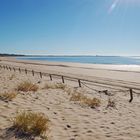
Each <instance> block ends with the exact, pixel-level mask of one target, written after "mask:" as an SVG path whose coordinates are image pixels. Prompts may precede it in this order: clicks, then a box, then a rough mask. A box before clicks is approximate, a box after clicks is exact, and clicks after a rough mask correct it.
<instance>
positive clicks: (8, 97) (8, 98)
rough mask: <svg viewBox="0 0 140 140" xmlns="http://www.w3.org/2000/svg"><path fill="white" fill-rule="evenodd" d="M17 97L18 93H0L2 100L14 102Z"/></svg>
mask: <svg viewBox="0 0 140 140" xmlns="http://www.w3.org/2000/svg"><path fill="white" fill-rule="evenodd" d="M16 96H17V93H16V92H7V93H0V100H2V101H12V100H13V99H14V98H15V97H16Z"/></svg>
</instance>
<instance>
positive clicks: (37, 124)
mask: <svg viewBox="0 0 140 140" xmlns="http://www.w3.org/2000/svg"><path fill="white" fill-rule="evenodd" d="M48 125H49V119H48V118H47V117H46V116H45V115H43V114H42V113H32V112H25V111H24V112H21V113H19V114H17V115H16V117H15V118H14V119H13V128H14V129H15V130H16V132H17V133H20V134H22V135H32V136H39V135H42V134H44V133H45V132H46V130H48Z"/></svg>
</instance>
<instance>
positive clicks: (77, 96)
mask: <svg viewBox="0 0 140 140" xmlns="http://www.w3.org/2000/svg"><path fill="white" fill-rule="evenodd" d="M82 97H83V96H82V95H81V93H75V94H72V96H71V98H70V101H81V99H82Z"/></svg>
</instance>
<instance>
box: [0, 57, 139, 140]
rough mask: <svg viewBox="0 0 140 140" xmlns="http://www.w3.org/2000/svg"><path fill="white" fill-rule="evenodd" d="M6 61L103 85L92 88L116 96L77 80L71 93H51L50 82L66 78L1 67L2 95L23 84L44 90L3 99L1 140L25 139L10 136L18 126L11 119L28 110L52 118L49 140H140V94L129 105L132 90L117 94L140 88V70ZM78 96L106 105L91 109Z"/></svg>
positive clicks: (58, 90)
mask: <svg viewBox="0 0 140 140" xmlns="http://www.w3.org/2000/svg"><path fill="white" fill-rule="evenodd" d="M0 60H1V61H0V65H7V66H11V67H17V68H18V67H20V68H24V69H25V68H27V69H30V70H36V71H40V72H47V73H51V74H61V75H64V76H70V77H76V78H83V79H87V80H92V81H95V82H97V83H98V85H94V86H90V88H93V89H96V90H108V91H110V92H109V93H111V94H105V93H97V92H96V91H93V90H91V89H90V88H87V87H84V86H82V87H81V88H79V87H78V83H77V82H72V81H66V82H65V85H66V88H65V89H61V88H49V89H46V88H44V85H45V84H46V83H50V84H52V85H53V84H54V85H55V84H56V82H57V83H58V82H59V83H60V82H61V81H60V79H54V80H53V81H50V80H49V77H47V76H43V77H42V78H40V76H39V75H37V74H35V76H32V74H31V73H29V74H25V72H21V73H19V72H18V71H16V72H14V71H13V70H12V71H9V70H5V69H3V68H1V69H0V94H1V93H5V92H11V91H14V90H15V89H16V87H17V85H18V84H19V83H21V82H23V81H30V82H32V83H34V84H36V85H38V87H39V89H38V90H37V91H36V92H27V93H25V92H19V93H18V94H17V96H16V98H14V99H13V100H12V101H8V102H7V101H6V102H5V101H3V100H0V140H20V139H25V138H20V137H15V136H14V134H13V132H9V133H7V129H8V128H10V127H11V126H12V122H11V118H13V117H14V116H15V115H16V113H17V112H19V111H22V110H26V111H33V112H41V113H43V114H45V115H46V116H48V118H49V119H50V124H49V131H47V132H46V135H47V137H48V140H139V139H140V111H139V107H140V97H139V94H135V95H134V100H133V101H132V102H131V103H129V98H130V97H129V92H128V91H124V92H123V91H120V92H113V91H112V90H114V91H116V90H124V88H121V87H119V85H123V86H128V87H129V86H130V87H134V88H139V87H140V78H139V77H140V66H131V65H129V66H128V65H98V64H80V63H61V62H39V61H25V60H16V59H13V58H0ZM100 82H101V84H99V83H100ZM103 83H106V84H107V85H108V87H103V86H104V85H105V84H103ZM111 84H113V85H114V86H112V85H111ZM115 85H116V86H115ZM125 90H126V89H125ZM69 91H71V92H69ZM73 91H76V92H80V93H81V94H84V95H85V96H87V97H89V98H98V99H99V100H100V101H101V104H100V106H98V107H95V108H91V107H89V106H87V105H83V104H80V103H79V102H76V101H71V100H70V99H71V96H72V93H73ZM111 91H112V92H111ZM137 92H139V91H137ZM109 100H111V101H112V102H113V103H114V106H108V102H109ZM35 139H36V140H38V139H42V138H41V137H37V138H35Z"/></svg>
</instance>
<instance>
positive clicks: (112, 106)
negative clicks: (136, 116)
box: [106, 98, 116, 108]
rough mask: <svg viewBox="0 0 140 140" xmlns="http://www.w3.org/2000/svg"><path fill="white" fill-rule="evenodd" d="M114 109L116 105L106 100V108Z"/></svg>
mask: <svg viewBox="0 0 140 140" xmlns="http://www.w3.org/2000/svg"><path fill="white" fill-rule="evenodd" d="M110 107H111V108H116V103H115V101H114V100H111V99H110V98H109V99H108V104H107V107H106V108H110Z"/></svg>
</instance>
